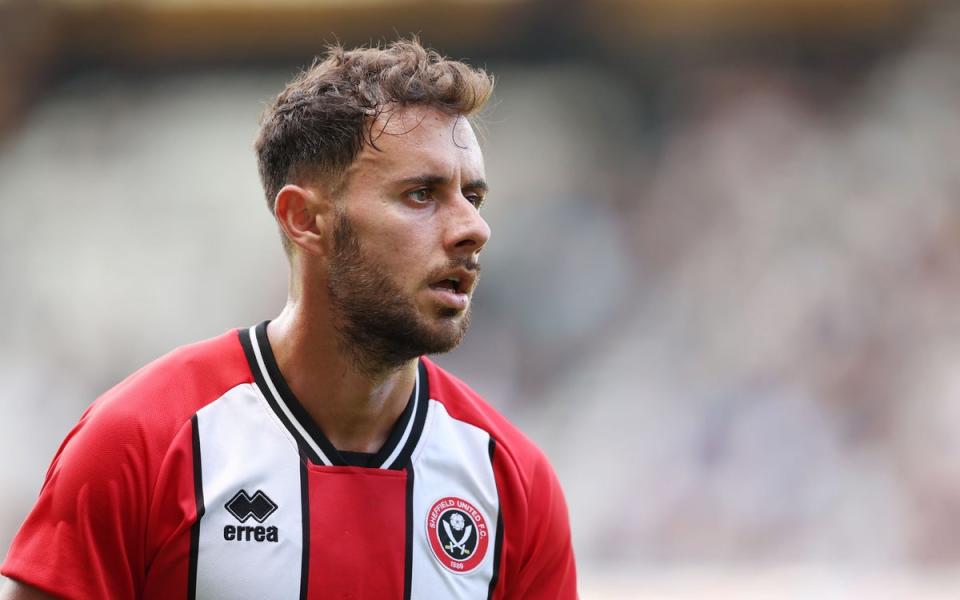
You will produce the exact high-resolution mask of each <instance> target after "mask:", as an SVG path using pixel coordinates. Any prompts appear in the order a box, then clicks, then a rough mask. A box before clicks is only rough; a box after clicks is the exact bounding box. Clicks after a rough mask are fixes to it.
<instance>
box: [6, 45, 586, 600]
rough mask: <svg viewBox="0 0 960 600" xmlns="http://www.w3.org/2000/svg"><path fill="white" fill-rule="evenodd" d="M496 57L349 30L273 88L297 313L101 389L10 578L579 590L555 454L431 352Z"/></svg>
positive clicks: (463, 249)
mask: <svg viewBox="0 0 960 600" xmlns="http://www.w3.org/2000/svg"><path fill="white" fill-rule="evenodd" d="M491 90H492V80H491V79H490V77H489V76H488V75H487V74H486V73H484V72H483V71H479V70H474V69H471V68H470V67H467V66H466V65H464V64H462V63H459V62H453V61H449V60H445V59H443V58H442V57H440V56H439V55H437V54H436V53H434V52H431V51H427V50H425V49H424V48H422V47H421V46H420V45H419V43H418V42H417V41H415V40H414V41H401V42H397V43H394V44H392V45H391V46H389V47H388V48H386V49H382V50H381V49H360V50H353V51H349V52H347V51H343V50H342V49H339V48H334V49H332V50H331V51H330V53H329V55H328V56H327V58H326V59H325V60H324V61H322V62H319V63H316V64H314V66H313V67H311V68H310V69H309V70H308V71H307V72H306V73H304V74H303V75H302V76H300V77H299V78H298V79H296V80H295V81H293V82H292V83H290V84H289V85H288V86H287V88H286V89H285V90H284V91H283V92H282V93H281V94H280V96H278V98H277V99H276V102H275V103H274V104H273V106H272V107H271V108H269V109H268V110H267V112H266V113H265V115H264V119H263V123H262V126H261V130H260V133H259V135H258V138H257V142H256V150H257V153H258V159H259V166H260V174H261V177H262V179H263V182H264V187H265V189H266V195H267V199H268V203H269V205H270V208H271V209H272V211H273V214H274V216H275V217H276V220H277V222H278V224H279V226H280V229H281V232H282V235H283V241H284V246H285V248H286V250H287V254H288V257H289V260H290V265H291V278H290V286H289V299H288V301H287V305H286V306H285V307H284V309H283V311H282V312H281V313H280V315H279V316H278V317H277V318H276V319H274V320H273V321H270V322H265V323H261V324H260V325H257V326H255V327H251V328H249V329H243V330H239V331H232V332H229V333H227V334H224V335H222V336H220V337H218V338H215V339H213V340H208V341H205V342H200V343H199V344H194V345H192V346H188V347H185V348H181V349H178V350H176V351H174V352H173V353H171V354H169V355H167V356H165V357H163V358H161V359H159V360H158V361H156V362H154V363H152V364H151V365H148V366H147V367H145V368H144V369H141V370H140V371H138V372H137V373H135V374H134V375H132V376H131V377H130V378H128V379H127V380H126V381H124V382H122V383H121V384H119V385H118V386H117V387H115V388H113V389H112V390H110V391H109V392H107V393H106V394H105V395H104V396H103V397H101V398H99V399H98V400H97V401H96V402H95V403H94V404H93V405H92V406H91V407H90V408H89V409H88V410H87V411H86V413H84V415H83V417H82V418H81V421H80V423H79V424H78V425H77V426H76V427H75V428H74V430H73V431H71V433H70V434H69V435H68V437H67V439H66V441H65V442H64V443H63V445H62V446H61V448H60V450H59V451H58V453H57V455H56V457H55V458H54V461H53V464H52V465H51V467H50V470H49V471H48V473H47V478H46V481H45V483H44V486H43V489H42V491H41V493H40V498H39V500H38V502H37V505H36V507H35V508H34V509H33V511H32V512H31V514H30V515H29V516H28V517H27V520H26V522H25V523H24V525H23V527H22V529H21V530H20V532H19V534H18V535H17V537H16V539H15V540H14V542H13V544H12V546H11V549H10V551H9V554H8V556H7V558H6V562H5V563H4V565H3V569H2V570H3V573H4V574H5V575H6V576H7V577H9V578H11V579H13V580H14V581H15V583H13V584H11V586H9V587H8V589H7V592H6V595H5V597H6V598H8V599H10V598H21V599H23V598H45V597H48V596H47V594H54V595H55V596H58V597H68V598H112V599H117V598H158V599H160V598H162V599H165V600H167V599H173V598H184V597H187V598H231V599H236V598H357V599H359V598H371V599H377V600H380V599H390V598H397V599H401V598H403V599H410V598H412V599H429V598H444V599H446V598H512V599H513V598H515V599H523V600H530V599H540V598H542V599H545V600H546V599H550V600H556V599H566V598H575V597H576V589H575V587H576V583H575V574H574V563H573V553H572V549H571V544H570V534H569V526H568V522H567V514H566V507H565V504H564V500H563V496H562V493H561V491H560V488H559V485H558V483H557V480H556V477H555V476H554V474H553V471H552V469H551V468H550V466H549V464H548V463H547V461H546V459H545V458H544V457H543V455H542V454H541V453H540V452H539V451H538V450H537V449H536V448H535V447H534V446H533V444H532V443H531V442H529V441H528V440H527V439H526V438H525V437H523V435H522V434H520V433H519V432H518V431H517V430H516V429H515V428H513V426H511V425H510V424H509V423H507V422H506V421H505V420H504V419H503V417H501V416H500V415H499V414H497V413H496V412H495V411H494V410H492V409H491V408H490V407H489V406H488V405H486V404H485V403H484V401H483V400H482V399H480V398H479V396H477V394H475V393H474V392H473V391H472V390H470V389H469V388H468V387H467V386H466V385H465V384H463V383H462V382H461V381H459V380H457V379H456V378H454V377H453V376H451V375H449V374H447V373H446V372H445V371H443V370H442V369H440V368H439V367H438V366H437V365H435V364H433V363H432V362H430V361H429V360H428V359H426V358H423V357H422V355H424V354H432V353H438V352H445V351H448V350H450V349H452V348H453V347H455V346H456V345H457V344H458V343H459V342H460V340H461V338H462V337H463V335H464V333H465V331H466V329H467V325H468V321H469V314H470V300H471V295H472V293H473V290H474V287H475V286H476V283H477V277H478V274H479V265H478V262H477V260H478V256H479V254H480V252H481V250H482V249H483V247H484V245H485V244H486V243H487V240H488V238H489V236H490V230H489V227H488V226H487V224H486V222H485V221H484V220H483V218H482V217H481V216H480V213H479V212H478V209H479V208H480V205H481V204H482V203H483V201H484V196H485V195H486V192H487V185H486V183H485V180H484V166H483V158H482V155H481V152H480V149H479V146H478V144H477V139H476V137H475V135H474V132H473V129H472V127H471V125H470V122H469V121H468V117H469V116H471V115H473V114H475V113H476V112H477V111H478V110H479V109H480V108H481V107H482V106H483V104H484V103H485V101H486V100H487V98H488V97H489V96H490V93H491Z"/></svg>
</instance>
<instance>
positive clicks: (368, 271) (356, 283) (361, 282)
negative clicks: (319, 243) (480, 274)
mask: <svg viewBox="0 0 960 600" xmlns="http://www.w3.org/2000/svg"><path fill="white" fill-rule="evenodd" d="M333 241H334V253H333V257H332V259H331V261H330V272H329V276H328V278H327V292H328V294H329V297H330V303H331V307H332V309H333V319H334V328H335V329H336V331H337V334H338V337H339V339H338V345H339V347H340V350H341V352H343V353H344V354H345V355H347V356H348V357H349V359H350V360H351V362H352V363H353V365H354V367H355V368H356V369H357V370H358V371H360V372H361V373H364V374H367V375H378V374H382V373H385V372H389V371H393V370H396V369H398V368H400V367H401V366H403V365H404V364H406V363H407V362H408V361H410V360H411V359H414V358H417V357H419V356H421V355H423V354H439V353H443V352H449V351H450V350H453V349H454V348H456V347H457V345H459V344H460V341H461V340H463V336H464V335H465V334H466V332H467V328H468V327H469V325H470V308H469V306H468V308H467V310H466V312H465V314H464V315H463V317H462V318H461V319H460V320H459V321H457V320H455V319H454V318H453V317H455V316H456V315H457V311H456V310H453V309H443V310H439V311H437V313H436V317H438V318H437V319H436V320H434V321H432V322H431V321H429V320H428V317H427V316H425V315H422V314H420V312H419V311H418V310H417V307H416V305H415V304H414V302H413V299H412V298H410V297H406V296H405V295H404V293H403V291H402V290H401V288H400V286H398V285H397V284H396V283H395V282H394V281H393V279H392V278H391V277H390V274H389V273H388V272H387V271H386V269H385V268H384V267H383V266H382V265H380V264H378V263H376V262H375V261H374V260H372V259H370V258H369V257H368V256H367V255H366V254H364V251H363V247H362V246H361V244H360V238H359V237H358V236H357V233H356V230H355V229H354V228H353V224H352V223H351V222H350V220H349V219H348V218H347V217H346V216H345V215H339V216H338V217H337V220H336V222H335V223H334V228H333ZM458 266H467V267H468V268H471V267H472V268H474V269H476V270H478V271H479V266H478V265H476V263H470V262H465V261H458V260H453V261H452V263H451V265H448V266H447V268H448V269H449V268H455V267H458ZM439 277H442V274H438V275H437V278H439Z"/></svg>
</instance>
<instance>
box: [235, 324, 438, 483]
mask: <svg viewBox="0 0 960 600" xmlns="http://www.w3.org/2000/svg"><path fill="white" fill-rule="evenodd" d="M268 323H269V321H264V322H263V323H260V324H259V325H255V326H254V327H251V328H249V329H241V330H239V331H238V332H237V333H238V334H239V336H240V344H241V345H242V346H243V350H244V353H245V354H246V355H247V361H248V362H249V363H250V371H251V373H253V378H254V380H255V381H256V384H257V387H258V388H259V389H260V393H261V394H263V397H264V398H265V399H266V401H267V404H268V405H269V406H270V408H271V409H272V410H273V412H274V414H275V415H276V417H277V419H279V420H280V422H281V423H282V424H283V426H284V427H286V428H287V430H288V431H289V432H290V434H291V435H292V436H293V438H294V439H295V440H296V441H297V445H298V446H299V447H300V452H301V454H302V455H304V456H306V457H307V458H309V460H310V461H311V462H313V463H315V464H318V465H327V466H347V465H348V463H347V461H346V460H344V458H343V456H341V455H340V452H339V451H338V450H337V449H336V448H334V446H333V444H331V443H330V440H328V439H327V436H325V435H324V434H323V432H322V431H320V428H319V427H317V424H316V423H315V422H314V421H313V419H312V418H311V417H310V415H309V414H308V413H307V411H306V409H304V408H303V405H302V404H300V401H299V400H297V398H296V397H295V396H294V395H293V392H292V391H290V388H289V387H288V386H287V382H286V381H285V380H284V379H283V375H282V374H281V373H280V368H279V367H278V366H277V361H276V358H274V356H273V349H271V348H270V341H269V340H268V339H267V324H268ZM429 387H430V386H429V381H428V379H427V369H426V366H425V365H424V363H423V360H420V361H418V363H417V379H416V383H415V384H414V386H413V393H412V394H411V395H410V399H409V400H408V401H407V406H406V408H404V410H403V413H401V415H400V418H398V419H397V423H396V424H395V425H394V426H393V430H391V432H390V435H389V436H388V437H387V441H386V443H384V445H383V447H382V448H380V450H379V451H378V452H377V453H376V454H375V455H374V457H373V459H372V460H371V461H370V464H371V465H372V466H373V467H375V468H380V469H398V470H399V469H403V468H405V467H406V465H407V463H408V462H409V461H410V454H411V452H413V448H414V447H415V446H416V445H417V441H418V440H419V439H420V435H421V434H422V433H423V424H424V422H425V421H426V418H427V407H428V405H429V399H430V389H429Z"/></svg>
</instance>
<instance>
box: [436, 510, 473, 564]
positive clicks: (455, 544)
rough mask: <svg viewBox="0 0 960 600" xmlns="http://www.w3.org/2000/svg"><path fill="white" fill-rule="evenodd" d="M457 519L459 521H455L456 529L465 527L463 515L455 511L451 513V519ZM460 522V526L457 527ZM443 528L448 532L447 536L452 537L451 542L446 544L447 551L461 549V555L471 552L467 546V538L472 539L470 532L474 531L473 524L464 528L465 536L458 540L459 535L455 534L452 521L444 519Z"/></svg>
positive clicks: (451, 551)
mask: <svg viewBox="0 0 960 600" xmlns="http://www.w3.org/2000/svg"><path fill="white" fill-rule="evenodd" d="M454 519H457V521H458V523H454V529H462V528H463V517H462V516H460V515H458V514H456V513H454V514H453V515H451V517H450V520H451V521H452V520H454ZM457 524H459V525H460V527H456V525H457ZM443 530H444V531H446V532H447V537H449V538H450V543H449V544H447V545H446V546H445V548H446V549H447V552H450V553H451V554H452V553H453V551H454V549H457V550H459V551H460V556H463V555H464V554H470V549H469V548H467V547H466V543H467V540H468V539H470V533H471V532H472V531H473V525H467V526H466V528H465V529H463V537H462V538H460V540H459V541H458V540H457V537H456V536H455V535H453V530H452V529H451V528H450V521H443Z"/></svg>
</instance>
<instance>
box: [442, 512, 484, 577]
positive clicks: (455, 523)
mask: <svg viewBox="0 0 960 600" xmlns="http://www.w3.org/2000/svg"><path fill="white" fill-rule="evenodd" d="M427 539H428V540H429V542H430V548H431V549H432V550H433V555H434V556H436V557H437V560H439V561H440V564H441V565H443V566H444V567H445V568H446V569H447V570H448V571H453V572H454V573H469V572H470V571H472V570H474V569H476V568H477V567H478V566H479V565H480V563H481V562H482V561H483V557H484V556H486V554H487V545H488V544H489V542H490V531H489V529H488V528H487V520H486V518H484V516H483V515H482V514H481V513H480V511H479V510H477V508H476V507H475V506H474V505H473V504H471V503H469V502H467V501H466V500H464V499H463V498H456V497H453V496H448V497H446V498H441V499H439V500H437V501H436V502H434V503H433V506H431V507H430V510H429V511H428V512H427Z"/></svg>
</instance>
